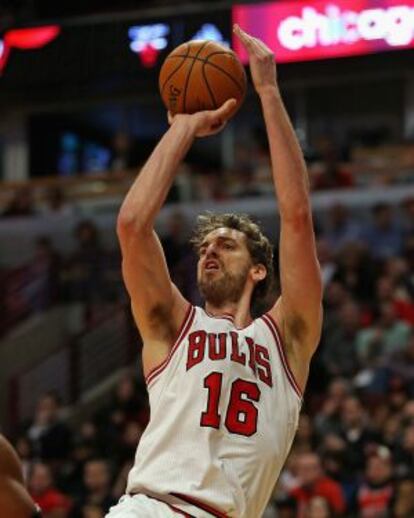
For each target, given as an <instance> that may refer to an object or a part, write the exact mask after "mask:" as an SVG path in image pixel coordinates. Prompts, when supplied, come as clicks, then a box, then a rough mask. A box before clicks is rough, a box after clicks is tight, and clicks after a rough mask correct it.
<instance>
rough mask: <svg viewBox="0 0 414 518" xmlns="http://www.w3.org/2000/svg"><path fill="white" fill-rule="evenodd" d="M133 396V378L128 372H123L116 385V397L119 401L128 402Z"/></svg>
mask: <svg viewBox="0 0 414 518" xmlns="http://www.w3.org/2000/svg"><path fill="white" fill-rule="evenodd" d="M134 396H135V380H134V377H133V376H132V375H130V374H125V375H124V376H123V377H122V378H121V379H120V380H119V382H118V385H117V386H116V399H117V400H118V401H119V402H128V401H130V400H131V399H133V398H134Z"/></svg>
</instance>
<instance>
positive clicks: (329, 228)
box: [324, 203, 361, 251]
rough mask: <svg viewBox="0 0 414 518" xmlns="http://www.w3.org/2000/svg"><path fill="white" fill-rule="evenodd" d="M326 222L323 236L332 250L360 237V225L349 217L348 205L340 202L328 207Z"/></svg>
mask: <svg viewBox="0 0 414 518" xmlns="http://www.w3.org/2000/svg"><path fill="white" fill-rule="evenodd" d="M326 222H327V225H326V228H325V230H324V237H325V239H326V240H327V241H328V243H329V244H330V246H331V247H332V249H333V250H334V251H336V250H339V249H340V248H342V247H343V246H344V245H346V244H348V243H352V242H355V241H359V240H360V239H361V230H360V226H359V225H358V224H357V222H356V221H355V220H353V219H351V217H350V214H349V210H348V207H346V206H345V205H343V204H342V203H335V204H334V205H332V206H331V207H330V209H329V212H328V215H327V218H326Z"/></svg>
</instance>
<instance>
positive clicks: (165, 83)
mask: <svg viewBox="0 0 414 518" xmlns="http://www.w3.org/2000/svg"><path fill="white" fill-rule="evenodd" d="M189 53H190V45H188V44H187V54H179V55H178V56H168V58H174V57H177V58H183V60H182V61H181V63H180V64H179V65H178V67H177V68H175V69H174V70H173V71H172V72H171V74H169V76H168V77H167V79H166V80H165V81H164V84H163V85H162V87H161V95H162V94H163V93H164V88H165V87H166V86H167V83H168V81H169V80H170V79H171V78H172V76H173V75H174V74H175V73H176V72H178V70H179V69H180V68H181V67H182V66H183V65H184V63H185V60H186V58H188V54H189ZM168 58H167V59H168Z"/></svg>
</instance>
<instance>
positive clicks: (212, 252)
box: [206, 241, 217, 258]
mask: <svg viewBox="0 0 414 518" xmlns="http://www.w3.org/2000/svg"><path fill="white" fill-rule="evenodd" d="M211 257H217V245H216V243H214V241H213V242H212V243H210V244H209V245H208V247H207V250H206V258H211Z"/></svg>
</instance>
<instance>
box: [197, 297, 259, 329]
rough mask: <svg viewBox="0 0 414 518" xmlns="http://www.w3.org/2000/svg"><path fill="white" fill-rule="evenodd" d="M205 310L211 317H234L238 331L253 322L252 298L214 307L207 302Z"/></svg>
mask: <svg viewBox="0 0 414 518" xmlns="http://www.w3.org/2000/svg"><path fill="white" fill-rule="evenodd" d="M205 309H206V312H207V313H208V314H209V315H212V316H215V317H221V316H224V315H230V316H232V317H233V322H234V325H235V327H237V328H238V329H243V328H244V327H247V326H248V325H249V324H250V323H251V321H252V316H251V314H250V298H249V299H243V297H242V298H241V299H240V300H239V301H238V302H224V303H223V304H220V306H217V305H213V304H211V303H210V302H208V301H206V305H205Z"/></svg>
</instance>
